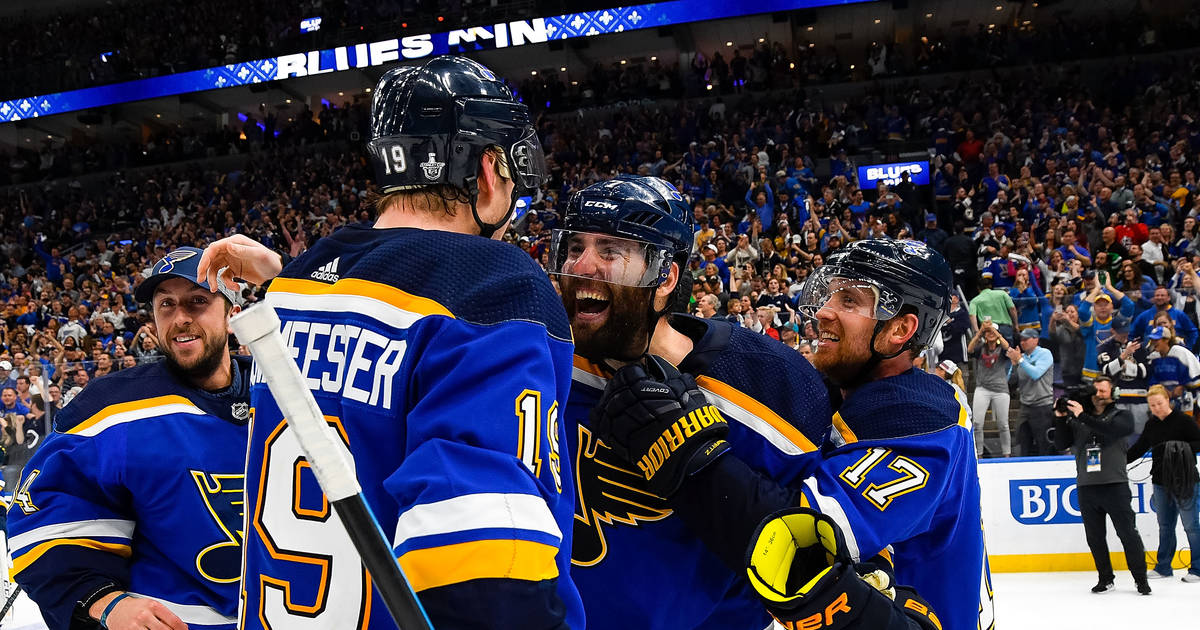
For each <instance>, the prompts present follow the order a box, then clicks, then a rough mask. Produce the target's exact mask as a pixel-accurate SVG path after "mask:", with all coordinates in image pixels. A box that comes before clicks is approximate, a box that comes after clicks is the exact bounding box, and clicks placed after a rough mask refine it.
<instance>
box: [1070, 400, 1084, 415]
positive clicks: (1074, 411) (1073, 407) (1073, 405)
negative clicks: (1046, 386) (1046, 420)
mask: <svg viewBox="0 0 1200 630" xmlns="http://www.w3.org/2000/svg"><path fill="white" fill-rule="evenodd" d="M1067 409H1068V410H1070V412H1071V414H1070V415H1071V416H1073V417H1074V416H1078V415H1079V414H1081V413H1083V405H1081V404H1079V401H1077V400H1068V401H1067Z"/></svg>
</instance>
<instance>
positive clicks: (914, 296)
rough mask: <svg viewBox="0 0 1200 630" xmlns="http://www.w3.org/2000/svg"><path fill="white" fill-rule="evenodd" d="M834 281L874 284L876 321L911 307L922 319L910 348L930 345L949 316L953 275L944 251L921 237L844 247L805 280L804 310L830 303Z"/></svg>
mask: <svg viewBox="0 0 1200 630" xmlns="http://www.w3.org/2000/svg"><path fill="white" fill-rule="evenodd" d="M836 281H850V282H857V283H861V284H860V286H862V287H870V288H872V289H873V290H874V292H875V294H876V303H875V304H874V305H873V306H874V312H873V313H871V314H870V316H872V317H874V318H875V319H877V320H880V321H884V320H888V319H891V318H893V317H895V316H896V315H899V314H900V313H901V310H902V309H904V308H905V307H909V308H911V309H912V312H914V313H915V314H916V316H917V319H918V321H919V322H920V323H919V325H918V327H917V332H916V333H915V334H914V335H913V336H912V338H910V339H909V341H908V343H907V344H906V346H905V348H906V349H915V350H922V349H924V348H927V347H929V345H930V344H932V343H933V340H934V339H935V338H936V336H937V334H938V331H939V330H940V329H941V327H942V325H943V324H944V323H946V321H947V320H948V319H950V292H951V291H952V290H953V287H954V275H953V273H952V272H951V271H950V266H949V265H948V264H946V260H945V259H944V258H942V255H941V254H940V253H938V252H937V250H935V249H933V248H932V247H929V246H928V245H926V244H925V243H922V242H920V241H907V240H896V239H891V238H872V239H866V240H861V241H855V242H853V243H850V244H848V245H845V246H843V247H842V248H840V249H838V250H837V251H836V252H835V253H834V254H833V255H831V256H829V258H827V259H826V260H825V264H824V265H822V266H821V267H820V268H819V269H817V271H815V272H814V273H813V274H812V276H810V277H809V279H808V280H806V281H805V284H804V294H803V296H802V297H801V301H800V304H801V308H802V310H804V311H805V312H806V313H808V314H810V315H811V314H813V313H815V311H816V310H817V309H819V308H821V307H823V306H825V305H827V304H828V303H829V301H830V300H829V297H830V295H831V293H832V292H833V291H836V290H837V286H838V285H837V282H836Z"/></svg>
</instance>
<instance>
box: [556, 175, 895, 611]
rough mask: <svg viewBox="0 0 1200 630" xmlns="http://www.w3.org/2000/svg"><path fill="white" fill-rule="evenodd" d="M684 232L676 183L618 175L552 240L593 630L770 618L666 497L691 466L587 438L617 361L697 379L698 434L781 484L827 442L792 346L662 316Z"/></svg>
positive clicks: (810, 373) (577, 565)
mask: <svg viewBox="0 0 1200 630" xmlns="http://www.w3.org/2000/svg"><path fill="white" fill-rule="evenodd" d="M692 234H693V230H692V225H691V212H690V209H689V207H688V204H687V203H686V202H684V201H683V199H682V197H681V195H680V193H679V192H678V191H676V189H675V188H674V187H673V186H671V185H670V184H668V183H667V182H665V181H663V180H661V179H658V178H653V177H629V176H620V177H617V178H616V179H613V180H610V181H607V182H601V183H598V184H595V185H592V186H589V187H588V188H586V189H584V190H582V191H581V192H579V193H577V194H575V195H574V196H572V197H571V199H570V201H569V203H568V206H567V208H566V211H565V214H564V217H563V227H562V228H561V229H558V230H555V231H554V233H553V236H552V241H551V250H550V252H551V253H550V261H551V267H550V272H551V273H552V274H555V275H556V276H557V277H558V280H559V283H560V286H561V287H562V298H563V302H564V304H565V306H566V308H567V314H568V317H569V318H570V319H571V325H572V330H573V332H574V335H575V344H576V346H575V352H576V359H575V361H576V367H575V374H574V382H573V385H572V389H571V397H570V403H569V404H568V406H567V410H566V416H567V418H568V419H574V420H577V421H578V434H577V435H569V436H568V438H567V443H568V445H569V447H570V454H571V456H572V457H573V458H574V461H575V462H576V464H577V466H578V469H577V476H576V479H577V482H578V486H579V487H578V488H577V492H578V505H577V508H576V514H575V538H574V541H573V544H574V548H573V552H572V557H573V564H574V566H573V568H572V577H573V578H574V580H575V582H576V585H577V586H578V587H579V589H580V594H581V596H582V597H583V601H584V610H585V611H586V613H587V620H588V627H589V628H599V629H604V628H645V629H650V630H654V629H659V628H664V629H665V628H745V629H754V630H758V629H760V628H763V627H766V626H767V624H768V623H769V621H770V618H769V617H768V615H767V614H766V611H765V609H764V607H763V604H762V602H761V601H760V600H759V598H758V597H757V596H756V595H755V594H754V592H753V591H752V590H751V589H750V585H749V583H748V582H747V579H746V575H745V565H744V564H743V562H742V558H740V557H739V558H738V559H737V562H736V563H734V564H733V565H732V566H728V565H726V564H724V563H722V561H721V558H719V557H718V556H717V555H714V554H713V553H712V552H710V551H708V550H707V549H706V548H705V544H704V541H703V540H702V538H703V536H698V535H697V533H695V532H694V531H692V530H690V529H689V528H688V525H687V523H686V522H685V521H684V520H683V519H680V518H676V517H675V516H674V514H673V513H672V510H671V506H670V505H669V504H668V503H667V502H666V501H664V500H663V498H661V497H666V496H670V494H672V492H673V491H674V489H675V486H677V485H678V484H679V483H682V481H683V480H682V478H681V477H680V476H679V475H682V474H686V472H688V471H685V470H680V471H679V473H678V474H677V475H669V474H666V473H663V474H661V475H656V476H654V477H652V478H651V479H650V481H649V482H647V481H646V480H645V478H644V476H643V474H642V472H641V471H642V470H644V468H643V464H644V463H643V462H638V463H636V465H625V464H623V463H622V461H621V456H620V454H618V453H614V452H612V450H611V449H610V448H609V447H608V446H607V445H606V444H605V443H603V442H601V441H600V440H598V439H597V437H596V436H595V430H596V427H595V426H593V425H592V422H591V420H589V417H590V416H591V414H593V413H595V412H596V411H599V409H597V407H598V405H599V404H600V400H601V396H602V395H603V394H604V391H605V388H606V386H607V385H608V383H609V380H610V379H611V378H612V373H613V366H619V365H621V364H624V363H627V362H631V361H639V360H640V359H641V358H642V356H643V355H644V354H645V353H646V352H647V350H649V352H651V353H652V354H654V355H658V356H660V357H663V358H664V359H665V361H668V362H669V363H670V364H674V365H678V366H679V369H680V370H682V371H683V372H685V373H687V374H688V375H689V376H688V377H687V379H688V380H687V382H688V383H692V384H693V385H692V386H695V385H694V383H696V382H698V383H699V388H700V390H701V391H703V395H701V396H698V397H697V399H704V400H706V401H708V402H711V405H707V404H705V405H701V406H699V407H698V408H697V413H698V414H699V416H698V417H699V418H702V420H701V422H705V421H707V422H709V429H706V430H705V432H707V431H708V430H710V429H713V428H716V427H722V428H723V427H728V430H727V432H728V436H727V439H728V441H727V442H722V443H721V446H720V447H719V448H720V449H726V448H727V449H729V451H730V452H731V453H732V454H733V456H736V457H738V458H739V459H740V460H741V461H745V462H747V465H749V466H750V467H752V468H753V470H755V471H756V472H757V473H760V474H763V475H766V476H769V477H770V478H772V479H775V480H777V481H779V482H780V483H784V484H799V483H800V481H801V480H802V479H803V477H804V475H805V473H806V471H807V470H811V469H812V468H813V467H815V466H816V465H817V464H818V463H819V461H820V455H819V453H818V452H817V450H816V447H815V445H816V444H820V443H822V442H823V441H824V440H825V438H826V436H827V435H828V433H829V427H830V421H829V418H830V414H831V410H830V408H829V403H828V395H827V393H826V390H825V387H824V385H823V383H822V382H821V379H820V376H819V375H818V374H817V372H816V370H814V369H813V368H812V366H811V365H810V364H809V363H808V362H807V361H805V360H804V358H803V357H801V356H800V354H799V353H797V352H795V351H793V350H791V349H789V348H788V347H787V346H785V345H783V344H781V343H778V342H776V341H772V340H770V339H767V338H765V337H763V336H762V335H755V334H752V333H750V332H749V331H747V330H746V329H744V328H739V327H734V326H732V325H731V324H729V323H727V322H717V321H713V320H709V319H700V318H696V317H690V316H687V315H680V314H673V315H672V314H669V313H670V311H671V310H672V309H673V308H674V307H676V306H678V304H677V303H676V302H677V301H682V302H683V304H686V300H687V296H688V295H689V294H690V283H689V282H686V280H685V281H683V282H681V281H680V280H681V278H687V277H689V276H688V275H687V274H681V272H682V271H683V265H685V264H686V261H687V259H688V255H689V251H690V246H691V244H692ZM662 360H663V359H658V358H657V357H656V358H652V359H650V361H651V362H652V364H655V365H657V364H659V363H658V362H660V361H662ZM661 365H663V366H664V367H665V369H668V370H670V371H672V372H674V373H675V374H679V372H675V368H674V367H672V366H671V365H669V364H667V363H662V364H661ZM692 375H694V377H695V380H694V381H692V380H690V379H691V376H692ZM682 382H683V380H681V379H677V380H676V381H674V382H673V383H672V386H673V387H672V389H674V385H677V384H678V383H682ZM619 402H620V401H618V403H619ZM676 409H678V406H676ZM676 417H678V416H676ZM719 452H720V451H719V450H714V451H712V452H710V453H707V454H704V455H698V456H697V459H696V460H693V462H692V463H693V464H694V465H695V466H700V465H701V461H700V459H702V458H708V457H715V456H716V455H718V454H719ZM826 529H827V531H832V530H835V529H836V527H832V528H828V527H827V528H826ZM835 546H836V545H835ZM843 555H844V546H843ZM846 566H848V565H846ZM846 577H847V578H848V580H847V581H846V583H845V585H846V586H845V588H846V589H848V590H849V592H851V593H854V594H855V595H854V596H855V597H856V599H855V604H856V608H855V612H854V615H853V616H854V617H856V618H861V619H864V620H865V619H871V620H873V621H879V620H881V619H883V620H889V619H894V620H896V622H897V623H898V624H900V625H898V626H896V627H904V624H905V621H904V620H905V615H904V614H903V613H902V612H900V611H901V610H902V609H901V608H895V609H893V607H892V602H891V600H890V599H888V598H887V597H886V596H884V595H883V594H882V593H879V592H878V591H876V590H875V588H873V587H872V586H870V585H868V583H867V582H864V581H862V580H860V579H859V578H858V577H857V575H856V574H854V573H853V572H850V573H849V574H847V575H846ZM836 595H837V593H830V594H828V598H827V599H822V597H821V596H817V595H815V594H814V596H813V597H810V598H809V600H808V601H806V602H804V608H805V610H810V611H811V610H824V609H825V608H826V607H827V606H829V605H831V604H832V603H833V602H834V601H835V599H836ZM905 601H907V600H905ZM860 602H861V603H864V604H865V603H867V602H869V603H870V604H871V605H870V606H865V605H864V606H862V608H864V609H869V610H870V611H871V612H864V611H862V610H859V607H860V606H859V604H860ZM848 616H849V615H848ZM841 621H842V619H841V618H840V617H839V622H841ZM855 627H884V626H882V625H879V626H876V625H870V626H866V625H864V626H855Z"/></svg>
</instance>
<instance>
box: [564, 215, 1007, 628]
mask: <svg viewBox="0 0 1200 630" xmlns="http://www.w3.org/2000/svg"><path fill="white" fill-rule="evenodd" d="M951 282H952V275H951V272H950V268H949V266H948V265H947V264H946V262H945V261H944V260H943V259H942V256H941V255H940V254H938V253H937V252H936V251H934V250H932V249H931V248H929V247H928V246H927V245H926V244H924V243H920V242H916V241H898V240H892V239H887V238H882V239H868V240H864V241H859V242H855V243H851V244H850V245H847V246H845V247H844V248H842V249H840V250H839V251H838V252H837V253H836V254H834V255H832V256H830V257H829V260H828V261H826V263H825V264H824V265H823V266H822V267H821V268H820V269H818V270H817V271H816V272H814V273H813V275H811V276H810V277H809V278H808V280H807V281H806V283H805V288H804V293H803V295H802V297H801V299H800V305H801V311H802V312H803V313H804V314H805V315H807V316H808V317H809V318H810V319H811V320H813V321H815V324H816V329H817V332H818V337H819V341H818V347H817V350H816V352H815V353H814V354H813V364H814V365H815V366H816V368H817V369H818V370H819V371H820V372H821V373H822V374H824V376H825V377H826V378H827V379H828V380H829V381H830V382H831V383H832V385H833V386H834V387H835V388H836V390H838V393H839V394H840V396H834V398H841V401H840V404H837V403H835V405H834V407H835V409H836V413H835V414H834V415H833V431H832V432H831V434H830V436H829V439H828V440H827V441H826V442H825V443H824V444H823V445H822V448H821V456H822V457H821V461H820V462H819V463H818V465H817V468H816V470H815V471H813V472H812V473H811V474H810V475H809V476H808V478H807V479H804V480H803V482H802V483H797V484H792V485H790V486H781V485H780V484H779V482H778V480H777V479H772V478H771V477H770V476H769V475H767V474H764V473H763V472H762V471H759V470H756V466H755V465H754V463H753V462H751V461H744V460H743V459H742V457H741V456H739V454H738V453H736V452H731V451H730V450H729V449H726V452H725V454H724V455H722V456H721V457H720V458H719V459H716V460H715V461H711V459H710V461H707V462H705V463H706V464H707V465H706V466H705V467H703V468H702V469H701V470H699V471H697V472H695V474H692V475H689V476H687V477H685V478H684V481H683V485H682V487H681V488H680V489H679V490H678V492H677V493H676V494H675V496H674V497H673V498H672V500H671V505H672V507H674V508H675V510H676V514H677V515H679V516H680V517H681V519H682V520H685V521H686V522H687V523H688V525H689V527H690V528H691V529H692V530H693V531H698V532H703V531H705V530H712V531H720V532H721V534H722V535H721V536H719V537H713V536H702V537H704V538H705V541H706V542H707V543H708V546H709V548H710V549H712V550H713V551H714V552H716V553H717V554H718V555H720V556H722V557H724V558H727V559H735V558H740V557H745V558H747V559H748V562H749V565H750V566H749V567H748V569H749V576H750V578H751V584H752V585H753V586H754V588H755V590H756V591H757V592H758V593H759V594H760V595H761V596H762V597H763V598H764V600H765V601H766V604H767V608H768V610H770V611H771V613H772V614H773V615H775V616H776V618H777V619H779V620H781V621H785V622H788V623H791V624H792V625H793V626H795V627H801V626H804V627H809V620H810V617H811V615H812V613H811V612H809V611H806V610H804V606H805V604H807V603H808V602H809V601H810V600H811V599H813V598H814V597H815V596H818V595H817V594H819V593H827V592H833V593H837V592H839V591H840V589H842V588H845V585H846V584H853V583H854V582H853V580H849V581H847V576H849V575H850V572H848V571H845V570H844V567H845V566H846V565H845V563H846V562H850V561H852V560H854V559H865V558H869V557H871V556H872V555H873V554H877V553H880V554H885V553H887V552H889V551H891V553H890V554H888V555H890V556H891V558H893V559H894V561H895V577H896V581H897V582H898V583H900V584H909V585H912V586H915V587H916V589H917V591H918V592H919V593H920V594H921V595H923V596H924V597H927V598H928V600H929V602H930V603H931V604H932V605H933V609H935V610H936V611H937V615H938V616H940V621H938V622H934V621H933V620H932V618H930V619H924V620H918V621H919V622H920V623H921V625H922V627H938V628H940V627H942V624H944V627H945V628H953V629H960V628H961V629H968V628H976V627H983V628H988V627H991V625H992V619H991V616H992V603H991V595H990V593H991V586H990V577H989V573H988V568H987V562H986V554H985V551H984V544H983V531H982V521H981V511H980V505H979V481H978V477H977V472H976V461H975V456H974V452H973V448H974V447H973V444H972V441H971V425H970V414H969V413H968V410H967V407H966V401H965V400H961V399H960V397H959V396H957V395H956V394H955V391H954V389H953V388H951V387H950V386H949V385H948V384H947V383H946V382H945V381H943V380H941V379H940V378H938V377H936V376H934V375H932V374H928V373H926V372H923V371H921V370H918V369H915V368H914V367H913V360H914V359H915V357H917V356H919V354H920V353H921V352H922V351H923V350H924V349H925V348H927V347H928V346H929V344H930V343H931V342H932V341H933V339H934V338H936V336H937V335H938V333H939V329H940V328H941V326H942V324H944V323H945V321H946V320H947V319H948V318H949V312H950V291H951ZM628 369H629V368H624V369H623V371H624V370H628ZM622 377H623V374H622V372H618V373H617V375H616V376H615V377H614V379H613V381H614V382H618V381H619V380H620V379H621V378H622ZM630 380H631V382H630V383H629V384H627V385H626V386H625V387H624V388H621V389H618V390H616V391H611V390H613V388H612V387H611V386H610V391H609V392H606V394H605V400H604V401H602V403H603V402H607V403H608V404H601V405H600V406H599V407H598V414H597V415H599V416H600V418H599V419H593V423H595V424H598V425H600V426H607V427H609V429H608V430H607V431H597V433H599V434H601V435H603V436H604V437H603V439H604V442H605V444H608V445H609V446H610V447H613V448H614V449H615V448H616V447H617V446H620V445H623V444H624V445H628V446H629V447H631V448H634V449H637V447H638V446H639V443H642V444H643V445H644V443H643V442H640V440H641V438H639V436H642V435H649V436H657V435H660V434H661V435H664V436H665V435H667V434H666V433H664V429H670V427H671V426H673V424H672V423H671V421H672V420H673V418H672V416H674V417H676V418H677V417H678V412H674V413H661V412H658V411H656V410H655V409H657V408H669V405H667V404H666V403H664V402H663V401H662V400H659V399H657V398H656V399H655V400H653V401H652V403H648V402H642V401H643V400H644V399H646V398H649V397H651V396H650V395H651V394H653V393H654V392H656V391H658V390H656V389H654V388H655V387H657V388H658V389H662V384H660V383H659V382H657V381H659V380H661V379H654V378H635V379H630ZM670 382H671V379H670V378H668V379H666V381H665V383H670ZM665 383H663V384H665ZM705 395H706V394H704V393H703V392H702V391H700V390H699V389H695V390H689V391H687V392H686V396H682V397H681V396H674V397H671V396H668V398H673V399H674V400H675V401H676V402H677V403H678V405H679V406H682V407H683V409H684V410H691V409H695V408H696V404H697V403H696V400H695V399H696V398H703V397H704V396H705ZM630 398H632V399H635V400H637V401H639V402H642V405H641V407H642V409H641V410H639V409H636V408H635V407H634V406H632V405H629V404H628V403H626V402H624V401H625V400H628V399H630ZM647 410H648V411H647ZM693 413H694V412H693ZM635 416H636V417H635ZM675 422H678V421H675ZM730 424H731V425H732V423H730ZM697 435H701V434H699V433H698V434H697ZM731 436H732V434H731ZM694 441H695V440H683V443H684V444H685V445H686V444H687V443H688V442H694ZM729 441H730V442H731V443H732V442H733V441H734V440H733V438H732V437H730V438H729ZM699 446H700V447H702V448H694V449H693V450H692V451H685V450H684V449H683V447H679V448H677V447H676V446H675V445H674V444H673V443H672V444H671V454H670V455H669V456H668V457H666V458H665V461H667V462H670V461H671V460H672V459H676V458H682V460H683V461H684V462H687V461H688V456H689V455H688V454H689V453H691V452H699V453H703V454H708V453H709V452H710V451H712V450H714V449H718V448H720V443H719V442H717V441H704V440H703V439H702V440H701V443H700V445H699ZM639 450H640V449H639ZM663 467H664V468H666V467H667V464H664V465H663ZM826 523H828V524H830V525H828V526H827V525H825V524H826ZM756 524H757V525H758V527H757V528H756V527H755V525H756ZM833 525H836V526H837V527H833ZM814 530H815V531H814ZM834 531H840V532H842V533H843V534H844V538H842V537H840V536H834V535H833V534H831V533H830V532H834ZM814 541H820V542H821V543H823V544H822V545H821V547H824V549H821V548H820V547H819V546H818V545H816V543H815V542H814ZM889 545H890V546H889ZM747 547H749V548H750V549H751V550H752V553H748V554H747V552H746V549H747ZM814 550H815V551H817V553H814ZM826 552H827V553H826ZM842 554H845V555H844V556H843V555H842ZM830 556H833V557H835V558H838V559H839V560H838V561H837V562H836V563H835V564H834V567H833V568H832V569H831V568H830V566H829V561H828V558H829V557H830ZM847 557H848V558H849V560H843V558H847ZM727 562H729V560H727ZM581 584H582V582H581ZM899 592H900V591H897V593H899ZM968 595H969V596H968ZM850 597H853V595H851V596H850ZM896 602H897V603H900V598H899V596H898V597H897V600H896ZM905 605H906V606H907V607H908V608H909V609H912V610H917V609H923V610H927V608H925V605H924V604H923V603H920V602H915V603H913V604H912V606H908V604H905ZM850 608H852V609H853V608H855V606H853V605H852V606H850ZM811 618H812V619H814V620H815V621H814V622H813V625H812V627H816V626H817V625H819V624H820V619H821V618H820V617H811ZM828 619H829V616H828V615H827V616H826V617H825V620H826V621H828ZM861 623H862V624H864V625H862V626H860V627H875V628H883V627H889V626H887V625H886V624H885V623H884V622H882V621H880V620H877V619H872V618H870V617H863V618H861ZM843 627H845V626H843Z"/></svg>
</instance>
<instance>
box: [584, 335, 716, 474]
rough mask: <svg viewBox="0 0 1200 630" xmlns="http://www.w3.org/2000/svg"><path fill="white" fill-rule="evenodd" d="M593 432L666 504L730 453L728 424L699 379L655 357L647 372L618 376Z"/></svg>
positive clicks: (628, 370) (635, 369) (634, 369)
mask: <svg viewBox="0 0 1200 630" xmlns="http://www.w3.org/2000/svg"><path fill="white" fill-rule="evenodd" d="M592 426H593V428H594V429H595V431H596V434H597V435H598V436H599V437H600V439H601V440H603V441H604V444H605V445H606V446H608V447H609V448H610V449H612V451H613V452H614V453H615V454H616V455H617V456H618V457H620V458H622V459H624V460H625V461H626V462H629V463H630V464H631V465H632V466H634V467H636V469H637V470H638V471H639V472H641V474H642V476H643V477H644V478H645V480H646V485H647V489H648V490H650V492H652V493H654V494H656V495H658V496H660V497H664V498H665V497H669V496H671V495H672V494H674V493H675V491H676V490H678V489H679V486H680V485H681V484H682V483H683V480H684V478H686V477H687V476H688V475H691V474H694V473H696V472H697V471H699V470H700V469H701V468H703V467H705V466H706V465H708V464H709V463H711V462H712V461H713V460H715V459H716V458H717V457H720V456H721V454H723V453H724V452H725V451H727V450H729V443H728V442H726V441H725V435H726V434H728V433H729V424H728V423H727V422H726V421H725V418H724V416H722V415H721V412H720V411H718V410H717V408H716V407H714V406H713V405H711V404H709V403H708V400H707V399H706V398H705V397H704V393H703V392H701V391H700V388H699V386H697V385H696V381H695V379H693V378H692V377H691V376H690V375H688V374H683V373H681V372H680V371H679V370H677V369H676V368H675V366H673V365H671V364H670V363H668V362H667V361H666V360H664V359H661V358H659V357H656V356H654V355H648V356H647V357H646V366H645V367H643V366H641V365H639V364H632V365H627V366H625V367H623V368H621V369H620V370H617V373H616V374H614V375H613V378H612V380H611V381H609V384H608V387H607V388H606V389H605V390H604V395H603V396H601V397H600V402H599V403H598V404H597V405H596V408H595V409H593V410H592Z"/></svg>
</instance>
